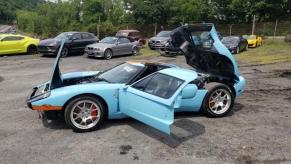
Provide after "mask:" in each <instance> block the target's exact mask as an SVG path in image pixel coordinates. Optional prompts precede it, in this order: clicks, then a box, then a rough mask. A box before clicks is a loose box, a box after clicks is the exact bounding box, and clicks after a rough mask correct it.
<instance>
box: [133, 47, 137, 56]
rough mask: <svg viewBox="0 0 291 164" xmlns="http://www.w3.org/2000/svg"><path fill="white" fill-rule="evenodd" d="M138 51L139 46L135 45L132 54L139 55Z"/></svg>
mask: <svg viewBox="0 0 291 164" xmlns="http://www.w3.org/2000/svg"><path fill="white" fill-rule="evenodd" d="M137 53H138V51H137V48H136V47H134V48H133V50H132V55H133V56H135V55H137Z"/></svg>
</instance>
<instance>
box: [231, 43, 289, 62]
mask: <svg viewBox="0 0 291 164" xmlns="http://www.w3.org/2000/svg"><path fill="white" fill-rule="evenodd" d="M235 58H236V59H237V60H239V61H242V62H245V63H250V64H273V63H279V62H291V44H290V43H285V42H284V41H283V40H279V39H276V40H273V39H267V40H264V42H263V46H261V47H257V48H249V49H248V51H244V52H242V53H240V54H238V55H236V56H235Z"/></svg>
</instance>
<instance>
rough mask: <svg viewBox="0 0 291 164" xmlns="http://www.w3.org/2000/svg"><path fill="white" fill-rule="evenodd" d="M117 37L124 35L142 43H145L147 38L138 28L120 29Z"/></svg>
mask: <svg viewBox="0 0 291 164" xmlns="http://www.w3.org/2000/svg"><path fill="white" fill-rule="evenodd" d="M115 36H117V37H120V36H124V37H128V38H130V39H131V40H135V41H138V42H139V43H140V45H145V44H146V40H145V39H144V38H143V37H142V35H141V33H140V31H138V30H119V31H118V32H117V33H116V35H115Z"/></svg>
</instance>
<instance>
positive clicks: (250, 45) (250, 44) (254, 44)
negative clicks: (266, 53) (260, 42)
mask: <svg viewBox="0 0 291 164" xmlns="http://www.w3.org/2000/svg"><path fill="white" fill-rule="evenodd" d="M256 46H257V44H256V43H248V47H256Z"/></svg>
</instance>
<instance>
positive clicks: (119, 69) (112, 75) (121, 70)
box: [98, 63, 143, 83]
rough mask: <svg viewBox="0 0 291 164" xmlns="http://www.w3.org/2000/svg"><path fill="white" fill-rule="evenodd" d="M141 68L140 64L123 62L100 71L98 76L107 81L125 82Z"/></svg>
mask: <svg viewBox="0 0 291 164" xmlns="http://www.w3.org/2000/svg"><path fill="white" fill-rule="evenodd" d="M142 69H143V67H142V66H136V65H133V64H129V63H123V64H120V65H118V66H116V67H113V68H111V69H109V70H107V71H105V72H103V73H101V74H100V75H99V76H98V78H100V79H104V81H107V82H109V83H127V82H129V81H130V80H131V79H132V78H133V77H134V76H135V75H137V74H138V73H139V72H140V71H141V70H142Z"/></svg>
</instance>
